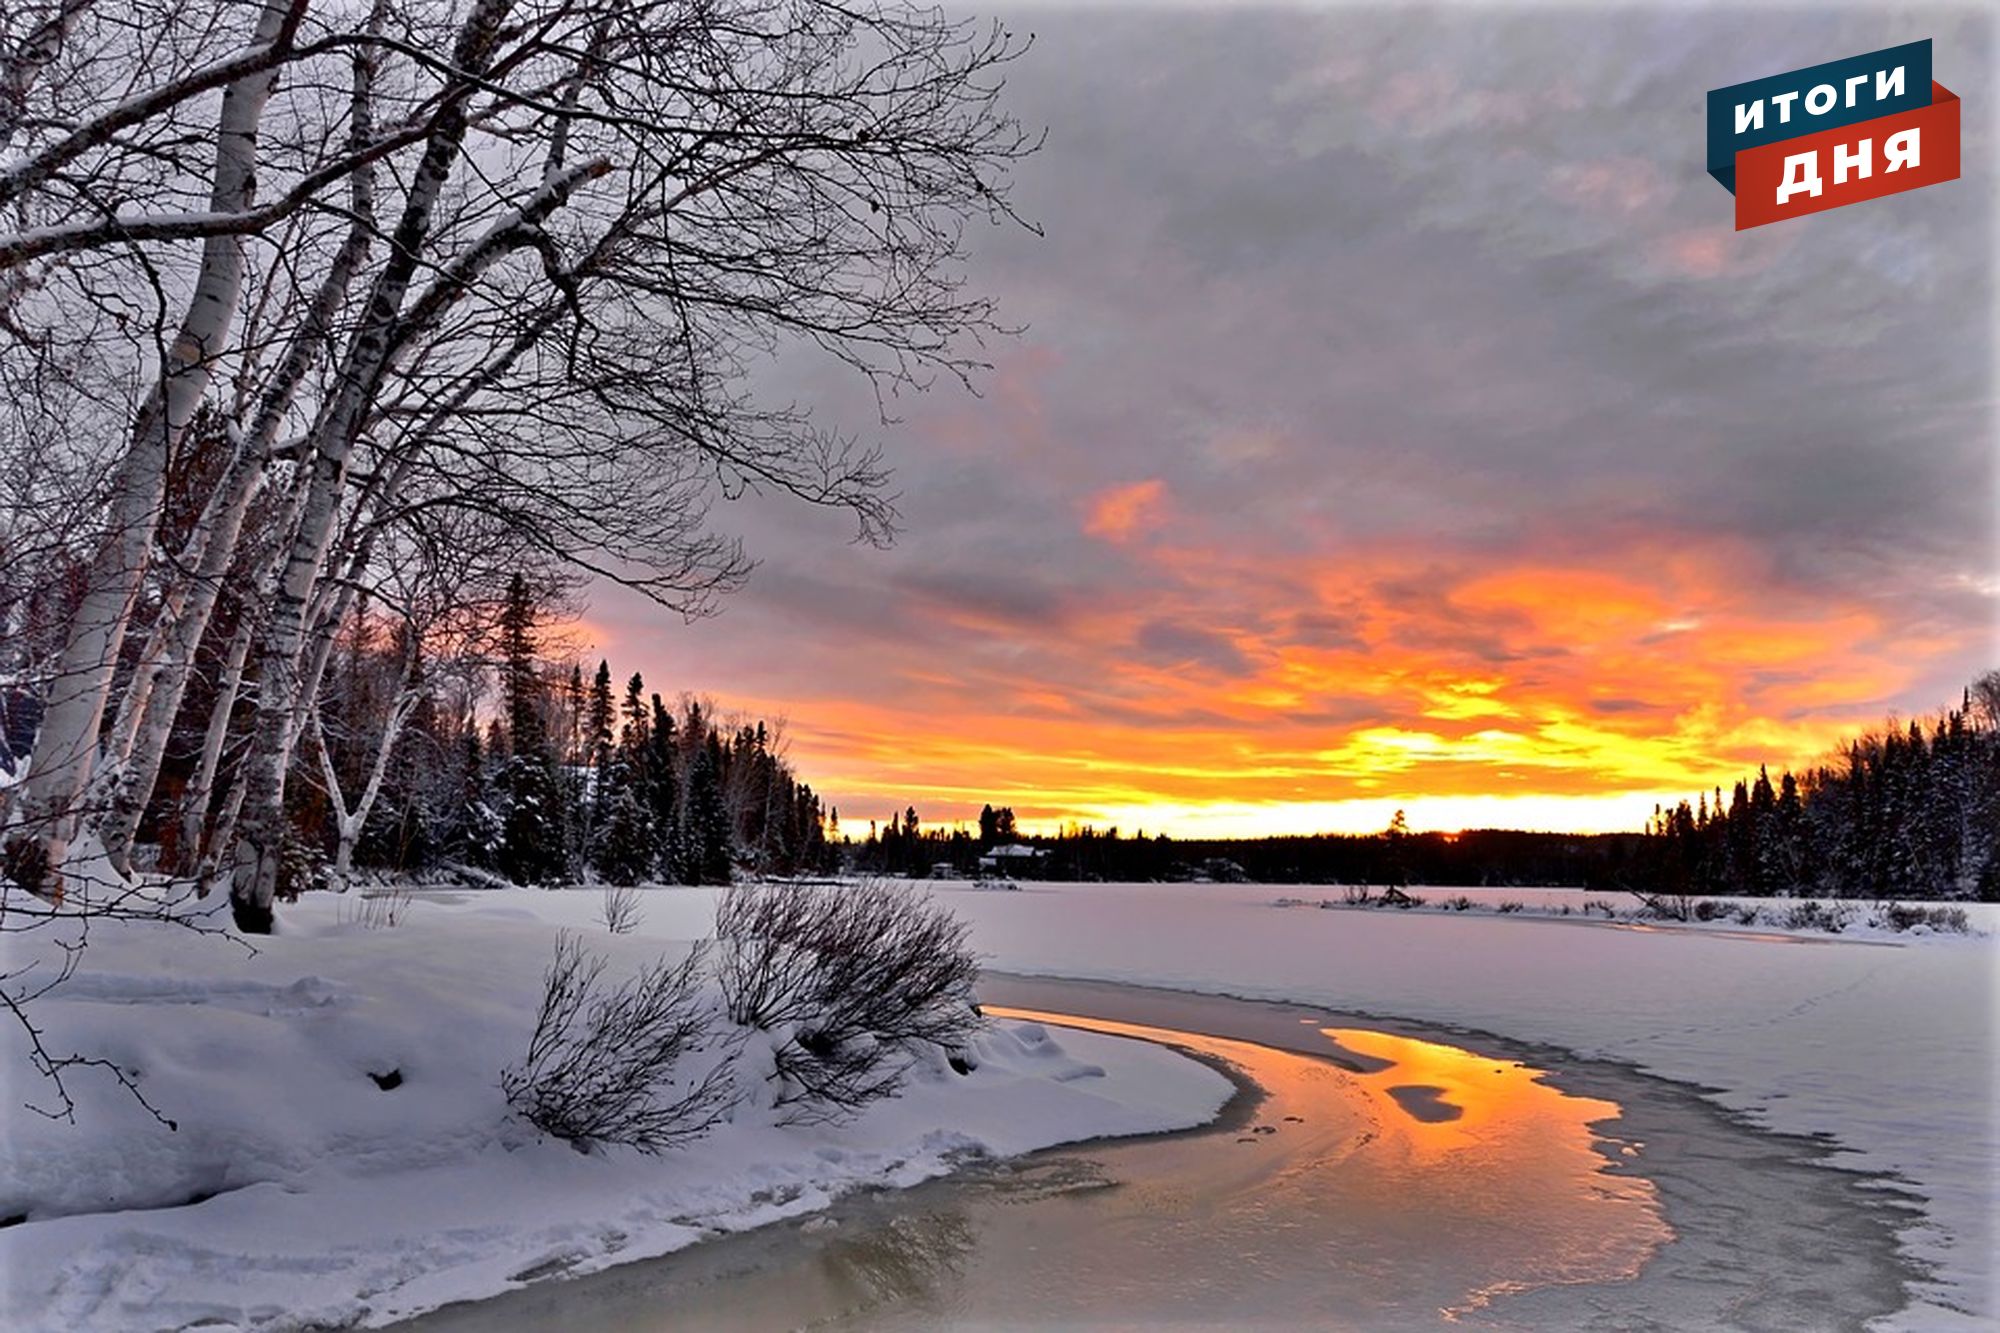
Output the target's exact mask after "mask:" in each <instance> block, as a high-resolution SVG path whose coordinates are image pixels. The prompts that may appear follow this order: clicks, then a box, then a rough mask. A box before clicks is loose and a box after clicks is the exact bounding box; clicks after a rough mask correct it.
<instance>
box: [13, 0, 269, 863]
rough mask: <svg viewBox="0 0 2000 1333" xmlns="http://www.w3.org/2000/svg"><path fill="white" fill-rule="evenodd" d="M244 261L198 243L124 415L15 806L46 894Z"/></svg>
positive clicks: (234, 147)
mask: <svg viewBox="0 0 2000 1333" xmlns="http://www.w3.org/2000/svg"><path fill="white" fill-rule="evenodd" d="M305 7H306V0H269V3H267V4H266V6H265V8H264V11H263V13H262V14H261V15H260V16H259V18H258V21H257V30H256V33H255V35H254V37H253V38H252V40H253V41H255V42H261V43H288V42H289V41H290V39H291V36H292V34H293V33H294V32H295V31H296V29H297V25H298V22H299V20H300V18H302V17H303V15H304V12H305ZM274 80H275V75H274V73H273V72H271V71H269V70H265V71H261V72H259V73H256V74H252V75H249V76H247V77H245V78H242V79H239V80H237V81H236V82H234V83H232V84H230V85H229V87H228V89H227V90H226V91H225V92H224V93H223V97H222V109H221V111H220V113H219V116H218V121H217V128H216V150H215V151H216V162H215V181H214V187H213V189H212V190H211V192H210V208H211V209H212V210H214V211H216V212H237V211H241V210H243V209H245V208H248V207H249V206H250V203H251V201H252V199H253V197H254V195H255V192H256V162H257V127H258V123H259V121H260V120H261V119H262V117H263V114H264V107H265V104H266V103H267V102H268V101H269V99H270V94H271V88H272V85H273V82H274ZM243 269H244V246H243V241H242V238H240V237H237V236H213V237H210V238H209V239H208V240H207V241H205V242H204V243H203V246H202V260H201V269H200V273H199V276H198V278H197V280H196V285H195V289H194V296H193V298H192V300H191V301H190V302H189V307H188V310H187V313H186V315H185V316H184V318H183V319H182V322H181V327H180V331H179V332H178V334H177V335H176V336H175V338H174V341H173V344H172V346H171V347H169V348H168V350H167V354H166V364H165V366H164V367H163V368H162V370H161V375H160V380H159V383H158V384H157V385H156V386H155V388H154V390H153V391H152V393H151V394H150V395H149V397H148V398H147V400H146V403H145V406H144V407H143V408H141V410H140V412H139V416H138V420H137V421H136V423H135V424H134V427H133V431H132V438H131V444H130V445H129V447H128V448H127V450H126V452H125V457H124V459H123V461H122V462H121V464H120V466H119V469H118V474H117V476H116V478H115V480H114V481H113V484H112V500H111V506H110V508H111V513H110V519H111V534H110V536H109V538H108V539H107V540H106V541H105V543H104V545H103V546H102V547H100V548H99V550H98V552H97V555H96V557H95V559H93V560H92V561H91V565H90V569H89V573H88V575H87V576H86V582H85V592H84V595H83V600H82V602H81V604H80V605H79V606H78V608H77V612H76V616H75V619H74V620H73V621H72V622H71V624H70V632H69V637H68V640H67V641H66V642H65V644H64V646H63V652H62V656H61V658H60V659H59V662H58V665H57V669H56V674H55V679H54V680H53V681H51V682H50V685H49V691H48V702H47V707H46V710H45V712H44V713H43V717H42V727H41V731H40V733H39V734H38V735H37V736H36V738H35V749H34V756H33V759H32V761H31V765H30V769H29V773H28V778H27V781H26V783H25V784H24V786H23V800H22V808H23V810H24V813H25V815H26V818H27V820H29V821H31V823H30V824H29V827H30V829H31V830H32V831H33V833H34V834H35V835H36V836H38V837H39V838H40V839H41V840H42V842H43V844H44V849H45V850H46V852H47V853H48V859H49V864H50V866H51V867H52V868H56V869H54V870H53V873H52V876H51V888H52V890H53V892H55V893H56V894H60V893H61V892H62V878H61V871H60V869H59V867H60V866H61V864H62V862H63V860H64V859H65V858H66V856H67V853H68V850H69V844H70V841H71V839H72V838H73V837H74V836H75V833H76V828H77V821H78V817H79V815H80V813H81V812H80V809H79V805H80V802H81V800H82V797H83V794H84V791H85V789H86V787H87V786H88V784H89V782H90V777H91V773H92V770H93V768H94V765H95V760H96V757H97V736H98V729H99V727H100V726H101V725H102V723H103V720H104V709H105V705H106V703H107V701H108V699H109V696H110V692H111V679H112V673H113V670H114V668H115V667H116V665H117V660H118V652H119V649H120V647H121V646H122V644H123V642H124V638H125V630H126V627H127V625H128V624H129V623H130V620H131V615H132V607H133V603H134V602H135V601H136V599H137V597H138V594H139V588H140V584H141V582H142V580H143V579H144V577H145V573H146V566H147V562H148V559H149V557H150V555H151V551H152V547H153V540H154V534H155V531H156V529H157V525H158V522H159V515H160V509H161V504H162V501H163V500H164V497H165V492H166V473H167V464H168V461H169V459H170V458H171V456H172V453H173V450H174V447H175V446H176V445H177V444H178V443H179V441H180V438H181V436H182V434H183V433H184V432H185V431H186V429H187V425H188V422H189V420H191V419H192V417H193V415H194V411H195V408H196V406H197V405H198V404H199V403H200V401H201V398H202V395H203V394H204V393H206V392H207V390H208V385H209V382H210V380H211V379H212V378H213V375H214V367H215V363H216V360H217V358H218V357H220V355H221V354H222V350H223V346H224V344H225V343H226V342H227V340H228V337H229V330H230V326H231V324H232V322H233V320H234V318H235V314H236V307H237V303H238V301H239V299H240V297H241V294H242V288H243Z"/></svg>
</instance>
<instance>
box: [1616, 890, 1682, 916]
mask: <svg viewBox="0 0 2000 1333" xmlns="http://www.w3.org/2000/svg"><path fill="white" fill-rule="evenodd" d="M1630 892H1631V894H1632V896H1633V897H1634V898H1637V899H1638V900H1639V914H1640V915H1641V916H1650V917H1653V918H1655V919H1656V920H1660V921H1686V920H1688V919H1689V918H1691V917H1692V916H1693V915H1694V895H1693V894H1688V893H1641V892H1639V891H1638V890H1637V889H1633V890H1630ZM1608 914H1609V909H1608V908H1607V915H1608Z"/></svg>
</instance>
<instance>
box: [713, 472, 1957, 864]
mask: <svg viewBox="0 0 2000 1333" xmlns="http://www.w3.org/2000/svg"><path fill="white" fill-rule="evenodd" d="M1163 502H1164V488H1163V487H1161V486H1160V485H1159V484H1158V483H1156V482H1148V483H1140V484H1138V485H1136V486H1128V487H1121V488H1117V489H1115V490H1113V491H1109V492H1105V493H1102V494H1100V495H1098V496H1096V497H1094V498H1093V502H1092V504H1091V518H1092V530H1093V531H1098V532H1099V535H1102V536H1105V537H1106V538H1107V539H1109V540H1124V539H1127V538H1129V537H1130V536H1132V535H1134V534H1136V533H1138V532H1141V531H1145V530H1147V529H1148V528H1149V526H1151V525H1156V524H1157V523H1158V522H1159V521H1160V511H1159V507H1160V506H1161V504H1163ZM1173 535H1174V537H1176V538H1177V537H1179V536H1180V535H1181V534H1180V533H1179V532H1178V531H1176V532H1175V533H1174V534H1173ZM1542 547H1543V549H1540V550H1535V551H1524V552H1522V553H1521V554H1520V555H1519V556H1517V557H1516V558H1514V559H1511V560H1507V561H1496V560H1494V559H1493V558H1492V557H1490V556H1487V555H1480V556H1475V555H1473V554H1471V553H1461V552H1453V551H1450V550H1447V549H1443V548H1440V547H1437V546H1435V545H1426V546H1423V547H1417V546H1414V545H1410V546H1404V547H1400V548H1397V547H1387V546H1382V545H1371V546H1369V547H1367V548H1355V549H1333V548H1330V547H1329V548H1325V549H1320V550H1318V551H1315V552H1312V553H1310V554H1308V555H1305V556H1302V557H1297V556H1287V557H1286V558H1283V559H1279V558H1275V557H1271V556H1268V555H1265V556H1260V555H1258V554H1256V553H1253V552H1250V551H1246V550H1243V549H1235V550H1227V549H1222V548H1218V547H1215V546H1212V545H1208V544H1205V543H1202V542H1199V541H1190V542H1187V543H1185V544H1181V543H1179V542H1177V541H1175V540H1161V541H1158V542H1155V543H1150V544H1146V545H1143V546H1135V547H1134V548H1133V553H1134V558H1135V559H1138V560H1140V561H1141V562H1143V564H1144V565H1145V566H1146V570H1147V573H1148V576H1149V577H1148V578H1147V579H1146V580H1145V581H1144V586H1145V588H1146V591H1145V593H1144V596H1143V597H1139V596H1135V597H1133V598H1131V599H1130V600H1129V601H1121V600H1119V599H1116V598H1109V599H1106V600H1105V601H1104V602H1103V604H1101V605H1092V606H1090V607H1089V609H1088V610H1073V611H1069V612H1066V613H1065V614H1064V615H1062V616H1059V617H1058V616H1051V617H1049V618H1047V619H1046V620H1040V621H1038V620H1036V619H1035V618H1033V617H1026V618H1015V619H1012V620H1009V621H1007V622H1006V623H1005V624H1004V625H1003V624H999V623H991V624H989V623H986V622H983V621H980V620H976V619H968V620H958V619H952V618H942V619H940V620H938V621H935V622H933V623H937V624H940V625H942V626H943V627H944V629H943V630H942V631H941V632H942V633H944V634H945V635H946V637H944V638H943V639H941V640H940V643H941V645H942V646H943V647H944V648H945V650H946V651H948V653H949V656H948V658H940V657H937V656H934V655H930V654H927V653H924V652H919V651H914V650H913V649H912V648H911V647H910V646H908V645H902V646H899V649H898V652H897V657H896V660H895V662H894V664H893V668H892V673H891V674H892V678H893V680H894V683H895V690H894V692H893V693H889V694H884V693H882V692H880V691H871V692H869V693H867V694H865V695H863V694H858V693H854V692H850V691H844V690H842V689H841V688H840V687H838V686H836V685H833V684H831V683H826V682H821V683H819V685H818V686H817V689H816V692H814V691H811V690H809V691H807V692H806V694H805V696H804V697H800V696H799V695H797V694H794V695H792V696H790V697H786V698H784V699H782V701H775V700H774V701H772V702H769V703H759V702H756V701H750V700H738V701H735V702H739V703H741V704H742V705H743V706H745V707H752V708H759V709H764V710H768V711H773V712H781V713H784V714H786V715H787V716H789V718H790V719H791V726H790V736H791V741H792V753H793V755H794V756H795V758H796V759H797V760H798V761H799V763H800V767H801V771H802V772H803V773H804V774H805V776H806V777H807V778H808V779H809V780H810V781H811V782H812V783H813V785H814V787H815V789H817V790H819V791H820V792H822V793H823V794H825V795H826V796H828V797H829V798H830V799H831V801H832V802H833V803H834V804H837V805H838V806H839V807H840V809H841V812H842V814H843V816H844V817H845V820H846V825H847V830H848V831H849V832H864V831H865V829H866V825H867V820H868V819H869V818H871V817H873V818H881V817H883V816H884V815H886V814H887V813H888V812H889V811H891V810H901V809H903V808H904V807H905V806H907V805H912V804H914V805H915V806H916V807H917V809H918V810H919V812H920V813H921V814H922V816H923V817H924V818H925V819H926V820H927V821H930V822H937V823H950V822H952V821H953V820H963V819H969V818H971V817H972V816H974V815H975V814H976V813H977V811H978V809H979V807H980V805H981V804H982V803H984V802H987V801H992V802H994V803H996V804H1006V805H1011V806H1012V807H1013V808H1014V809H1015V810H1016V812H1017V813H1018V814H1019V815H1020V816H1021V817H1022V819H1023V820H1024V821H1025V822H1026V823H1027V825H1028V826H1029V827H1031V828H1050V827H1053V826H1057V825H1061V824H1064V823H1069V822H1088V823H1094V824H1096V825H1098V826H1100V827H1104V826H1107V825H1116V826H1118V827H1119V828H1121V829H1122V830H1124V831H1125V832H1127V833H1131V832H1134V831H1136V830H1138V829H1142V828H1143V829H1146V830H1149V831H1161V830H1166V831H1171V832H1174V833H1177V834H1186V835H1193V834H1204V833H1205V834H1246V835H1257V834H1268V833H1282V832H1310V831H1322V830H1323V831H1362V830H1372V829H1379V828H1381V827H1382V826H1384V825H1385V824H1386V823H1387V820H1388V816H1389V815H1390V814H1391V813H1393V811H1394V810H1396V809H1397V808H1403V809H1406V810H1407V811H1408V812H1409V817H1410V820H1411V822H1412V824H1413V826H1415V827H1418V828H1441V829H1455V828H1461V827H1474V826H1483V825H1509V826H1517V827H1522V826H1525V827H1541V828H1568V829H1581V830H1588V829H1621V828H1622V829H1634V828H1637V827H1639V826H1640V825H1641V824H1643V822H1644V821H1645V819H1646V817H1647V816H1648V815H1649V814H1650V813H1651V812H1652V809H1653V806H1654V805H1655V804H1656V803H1669V804H1670V803H1672V802H1673V801H1677V800H1679V799H1681V798H1682V797H1684V796H1692V795H1693V794H1694V793H1696V792H1699V791H1705V790H1707V789H1709V788H1711V787H1714V786H1716V785H1718V784H1723V785H1726V784H1728V783H1730V782H1733V781H1734V780H1735V779H1736V778H1737V777H1738V776H1741V775H1742V774H1744V773H1746V772H1754V771H1755V768H1756V765H1757V764H1759V763H1762V762H1769V763H1771V764H1772V765H1773V769H1774V771H1775V770H1776V768H1777V767H1779V766H1782V765H1794V766H1797V765H1803V764H1806V763H1809V762H1812V761H1813V760H1815V759H1816V758H1818V757H1820V756H1822V755H1824V754H1825V753H1827V752H1828V750H1829V749H1830V747H1831V746H1833V745H1834V744H1835V743H1836V742H1837V741H1839V740H1840V739H1841V738H1842V737H1843V736H1845V735H1848V734H1851V733H1852V732H1853V731H1854V730H1856V729H1858V728H1860V727H1863V726H1867V725H1870V724H1872V723H1874V722H1875V721H1877V720H1878V719H1879V718H1880V716H1881V715H1882V713H1883V712H1884V711H1886V709H1887V707H1888V706H1889V701H1892V700H1895V699H1897V698H1898V697H1899V696H1900V695H1901V694H1902V693H1903V692H1904V691H1907V690H1909V689H1910V688H1911V687H1912V686H1913V685H1915V684H1916V683H1918V682H1920V681H1922V680H1925V679H1928V678H1932V676H1933V675H1934V673H1935V671H1936V670H1937V668H1938V667H1939V666H1940V665H1941V664H1949V663H1952V662H1960V661H1968V660H1974V659H1976V657H1977V656H1978V654H1979V652H1980V650H1981V647H1982V645H1981V644H1980V643H1977V642H1975V641H1974V640H1975V639H1976V638H1977V637H1978V636H1977V635H1976V634H1974V633H1973V632H1972V631H1968V632H1967V633H1966V635H1963V636H1959V637H1953V636H1951V635H1948V634H1942V633H1939V632H1936V631H1935V630H1932V631H1929V632H1925V633H1919V632H1917V631H1915V630H1913V629H1912V627H1910V626H1907V625H1902V624H1899V623H1898V621H1897V617H1896V615H1895V610H1894V608H1893V607H1890V606H1881V605H1872V604H1869V603H1866V602H1863V601H1861V600H1859V599H1858V598H1839V597H1836V596H1834V595H1831V594H1829V593H1827V592H1826V591H1824V590H1823V589H1815V590H1806V589H1794V588H1790V587H1788V586H1787V585H1786V584H1785V582H1784V581H1783V580H1782V579H1781V578H1780V577H1779V576H1778V575H1777V574H1776V573H1775V572H1774V571H1773V570H1772V569H1770V568H1769V567H1768V566H1767V565H1766V564H1765V563H1764V562H1762V561H1760V559H1759V558H1758V556H1757V555H1756V553H1755V551H1754V550H1753V549H1751V548H1749V547H1748V546H1745V545H1740V544H1730V543H1726V542H1719V541H1716V540H1714V539H1712V538H1710V539H1697V538H1695V537H1692V536H1689V535H1686V534H1645V535H1633V536H1630V537H1628V538H1625V539H1623V540H1621V541H1615V542H1612V541H1606V540H1604V539H1602V538H1599V539H1597V540H1594V541H1592V542H1591V543H1589V544H1588V545H1587V546H1586V545H1585V544H1584V543H1582V542H1580V541H1579V542H1578V543H1577V545H1576V547H1575V548H1574V549H1561V547H1560V544H1554V545H1552V544H1550V543H1548V542H1544V543H1543V544H1542ZM1135 586H1138V585H1136V584H1135ZM1162 626H1164V627H1166V629H1165V630H1164V631H1161V630H1160V627H1162ZM1149 630H1153V631H1155V632H1154V633H1153V634H1152V635H1151V637H1150V639H1149V636H1148V631H1149ZM1149 643H1152V644H1155V645H1163V646H1162V647H1161V650H1160V651H1158V652H1154V653H1152V654H1151V655H1150V656H1149V654H1148V645H1149ZM1187 644H1194V645H1197V646H1205V647H1206V648H1207V651H1206V653H1205V655H1204V656H1203V657H1202V658H1201V660H1200V661H1195V660H1193V659H1191V658H1190V657H1189V655H1188V650H1187V649H1186V647H1185V645H1187ZM1938 702H1943V701H1942V700H1940V701H1938Z"/></svg>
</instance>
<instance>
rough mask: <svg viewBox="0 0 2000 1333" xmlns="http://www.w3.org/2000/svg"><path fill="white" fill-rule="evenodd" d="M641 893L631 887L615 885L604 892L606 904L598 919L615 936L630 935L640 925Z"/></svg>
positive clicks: (602, 907)
mask: <svg viewBox="0 0 2000 1333" xmlns="http://www.w3.org/2000/svg"><path fill="white" fill-rule="evenodd" d="M641 915H642V914H641V912H640V911H639V891H638V890H637V889H635V888H632V887H631V886H630V885H625V884H613V885H610V886H608V887H607V888H606V889H605V890H604V902H603V904H602V905H601V906H599V907H598V909H597V919H598V920H599V921H601V922H603V923H604V928H605V929H606V930H608V931H610V932H611V933H612V934H613V935H629V934H631V933H632V931H633V930H634V929H636V928H637V927H638V925H639V918H640V916H641Z"/></svg>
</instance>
